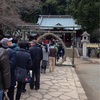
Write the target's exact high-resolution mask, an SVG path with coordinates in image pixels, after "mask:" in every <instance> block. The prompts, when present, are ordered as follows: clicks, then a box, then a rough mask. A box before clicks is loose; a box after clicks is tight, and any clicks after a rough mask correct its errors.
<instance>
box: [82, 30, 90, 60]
mask: <svg viewBox="0 0 100 100" xmlns="http://www.w3.org/2000/svg"><path fill="white" fill-rule="evenodd" d="M89 36H90V34H88V33H87V32H86V31H85V32H84V33H83V34H82V40H81V42H82V44H83V50H82V51H83V58H87V44H88V43H89Z"/></svg>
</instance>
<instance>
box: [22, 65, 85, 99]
mask: <svg viewBox="0 0 100 100" xmlns="http://www.w3.org/2000/svg"><path fill="white" fill-rule="evenodd" d="M40 84H41V85H40V89H39V90H37V91H36V90H30V88H29V84H27V85H26V90H27V91H26V92H25V93H23V94H22V96H21V100H87V97H86V95H85V92H84V90H83V88H82V85H81V83H80V81H79V78H78V77H77V74H76V72H75V70H74V68H73V67H71V66H55V71H54V72H49V69H47V72H46V73H45V74H44V73H42V74H41V83H40Z"/></svg>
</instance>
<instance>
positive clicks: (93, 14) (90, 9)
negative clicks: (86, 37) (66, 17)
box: [70, 0, 100, 33]
mask: <svg viewBox="0 0 100 100" xmlns="http://www.w3.org/2000/svg"><path fill="white" fill-rule="evenodd" d="M70 1H71V2H70V13H71V15H72V16H73V17H74V18H75V19H76V22H77V23H78V24H80V25H81V26H82V28H83V30H87V31H88V32H90V33H91V32H93V31H94V30H96V29H98V28H99V25H100V8H99V7H100V2H99V0H91V1H90V0H70Z"/></svg>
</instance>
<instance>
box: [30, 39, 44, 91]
mask: <svg viewBox="0 0 100 100" xmlns="http://www.w3.org/2000/svg"><path fill="white" fill-rule="evenodd" d="M30 46H31V47H30V48H29V51H30V54H31V58H32V62H33V66H32V79H31V82H30V88H31V89H33V88H34V86H35V90H38V89H39V88H40V62H41V60H42V57H43V53H42V48H41V46H40V45H39V44H38V43H37V41H36V40H33V41H31V42H30Z"/></svg>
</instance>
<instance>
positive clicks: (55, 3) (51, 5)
mask: <svg viewBox="0 0 100 100" xmlns="http://www.w3.org/2000/svg"><path fill="white" fill-rule="evenodd" d="M66 6H67V0H42V14H46V15H48V14H50V15H65V14H66V11H67V10H66Z"/></svg>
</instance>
